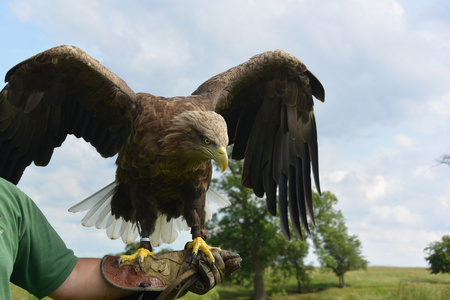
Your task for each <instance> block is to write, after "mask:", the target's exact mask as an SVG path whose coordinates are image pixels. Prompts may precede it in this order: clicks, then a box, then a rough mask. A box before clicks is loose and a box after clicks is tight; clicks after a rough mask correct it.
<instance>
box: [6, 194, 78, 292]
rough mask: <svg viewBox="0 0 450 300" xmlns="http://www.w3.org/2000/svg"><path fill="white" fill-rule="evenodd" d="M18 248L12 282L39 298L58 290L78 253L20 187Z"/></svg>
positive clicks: (70, 270) (68, 273) (72, 266)
mask: <svg viewBox="0 0 450 300" xmlns="http://www.w3.org/2000/svg"><path fill="white" fill-rule="evenodd" d="M17 196H18V197H20V201H18V210H19V211H18V212H17V224H18V239H19V240H18V243H19V246H18V250H17V256H16V259H15V262H14V269H13V273H12V275H11V279H10V280H11V282H12V283H14V284H16V285H18V286H20V287H22V288H24V289H26V290H27V291H29V292H30V293H32V294H34V295H35V296H37V297H38V298H43V297H45V296H47V295H49V294H50V293H52V292H53V291H55V290H56V289H57V288H58V287H59V286H60V285H61V284H62V283H63V282H64V281H65V280H66V279H67V277H68V276H69V275H70V273H71V272H72V270H73V268H74V267H75V264H76V262H77V257H76V256H75V255H74V253H73V251H72V250H69V249H68V248H67V247H66V245H65V243H64V242H63V240H62V239H61V238H60V236H59V235H58V234H57V233H56V231H55V230H54V229H53V227H52V226H51V225H50V224H49V222H48V221H47V219H46V218H45V216H44V215H43V214H42V212H41V211H40V210H39V208H38V207H37V206H36V205H35V203H34V202H33V201H32V200H31V199H30V198H29V197H28V196H26V195H25V194H24V193H22V192H20V191H19V190H17Z"/></svg>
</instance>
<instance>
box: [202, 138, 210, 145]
mask: <svg viewBox="0 0 450 300" xmlns="http://www.w3.org/2000/svg"><path fill="white" fill-rule="evenodd" d="M203 141H204V142H205V144H206V145H209V144H211V140H210V139H208V138H206V137H205V138H204V140H203Z"/></svg>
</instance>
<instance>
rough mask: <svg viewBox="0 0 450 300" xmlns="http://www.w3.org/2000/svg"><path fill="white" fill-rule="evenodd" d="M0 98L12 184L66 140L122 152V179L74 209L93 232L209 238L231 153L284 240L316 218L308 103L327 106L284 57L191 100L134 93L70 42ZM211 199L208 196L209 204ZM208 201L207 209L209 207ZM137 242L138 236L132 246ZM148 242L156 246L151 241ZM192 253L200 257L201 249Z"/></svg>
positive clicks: (21, 70)
mask: <svg viewBox="0 0 450 300" xmlns="http://www.w3.org/2000/svg"><path fill="white" fill-rule="evenodd" d="M5 81H6V82H8V83H7V85H6V86H5V87H4V89H3V90H2V92H1V93H0V153H2V155H1V156H0V175H1V177H4V178H5V179H7V180H9V181H11V182H13V183H17V182H18V181H19V180H20V177H21V176H22V173H23V171H24V170H25V168H26V167H27V166H28V165H30V164H31V163H32V162H34V163H35V164H36V165H38V166H45V165H47V164H48V162H49V161H50V158H51V156H52V153H53V149H54V148H55V147H59V146H60V145H61V144H62V143H63V141H64V139H65V138H66V136H67V135H68V134H73V135H75V136H77V137H82V138H83V139H84V140H86V141H87V142H90V143H91V144H92V145H93V146H94V147H95V148H96V149H97V151H98V152H99V153H100V154H101V155H102V156H104V157H111V156H114V155H116V154H118V156H117V160H116V164H117V171H116V180H115V182H114V183H112V184H111V185H109V186H107V187H105V188H104V189H102V190H101V191H99V192H98V193H96V194H94V195H93V196H91V197H89V198H87V199H86V200H84V201H83V202H81V203H80V204H78V205H76V206H74V207H73V208H72V210H73V211H80V210H87V209H88V210H89V211H88V213H87V215H86V217H85V218H84V219H83V224H84V225H86V226H93V225H96V226H97V227H98V228H107V233H108V235H109V236H110V237H112V238H117V237H120V236H121V237H122V238H123V239H124V241H126V242H132V241H134V239H135V238H136V237H137V233H139V234H140V235H141V236H142V237H144V238H145V237H149V236H150V238H151V240H152V244H153V245H158V244H159V243H162V242H172V241H173V239H174V237H176V235H177V231H178V230H179V229H187V228H188V227H190V228H191V233H192V236H193V238H194V239H199V238H200V239H206V237H207V236H206V233H205V232H204V230H203V228H204V222H205V219H208V218H209V217H210V210H209V207H208V205H207V204H208V202H207V201H206V200H205V199H206V198H208V199H215V200H214V201H213V203H215V204H216V205H217V206H219V207H221V206H225V205H228V204H229V203H228V202H227V200H224V199H223V198H221V197H220V196H217V195H215V194H214V193H211V192H209V193H210V194H208V195H207V193H208V188H209V183H210V180H211V174H212V168H211V160H215V161H216V162H217V163H218V164H219V166H220V167H221V168H222V170H224V169H226V167H227V163H228V157H227V153H226V148H225V147H226V146H227V145H228V144H234V147H233V152H232V158H233V159H238V160H241V159H244V169H243V174H242V183H243V185H244V186H246V187H248V188H251V189H253V191H254V193H255V194H256V195H257V196H259V197H262V196H263V195H264V194H265V195H266V199H267V208H268V211H269V212H270V213H271V214H273V215H275V214H276V213H277V190H278V195H279V198H278V212H279V215H280V219H281V223H282V229H283V232H284V234H285V235H286V237H287V238H289V230H288V228H289V225H288V211H289V214H290V219H291V223H292V227H293V229H294V231H295V232H296V234H297V235H298V236H300V237H301V230H300V223H302V225H303V226H304V228H305V229H306V230H307V231H308V223H307V214H309V217H310V219H311V220H312V221H313V222H314V216H313V210H312V209H313V208H312V197H311V176H310V174H311V169H312V171H313V174H314V180H315V185H316V188H317V190H318V191H319V192H320V186H319V172H318V150H317V131H316V124H315V119H314V113H313V96H314V97H316V98H317V99H319V100H321V101H324V89H323V87H322V85H321V84H320V82H319V81H318V79H317V78H316V77H315V76H314V75H313V74H312V73H311V72H310V71H309V70H308V69H307V68H306V66H305V65H304V64H303V63H302V62H301V61H300V60H298V59H296V58H295V57H293V56H292V55H290V54H288V53H286V52H284V51H280V50H277V51H270V52H265V53H262V54H259V55H256V56H254V57H253V58H251V59H250V60H249V61H247V62H245V63H243V64H241V65H238V66H236V67H233V68H231V69H229V70H228V71H225V72H223V73H221V74H219V75H217V76H214V77H212V78H211V79H209V80H207V81H206V82H205V83H203V84H202V85H201V86H200V87H199V88H198V89H197V90H196V91H195V92H194V93H193V94H192V95H190V96H187V97H173V98H164V97H158V96H154V95H151V94H148V93H137V94H136V93H134V92H133V91H132V90H131V89H130V88H129V87H128V86H127V85H126V83H125V82H124V81H123V80H121V79H120V78H119V77H117V76H116V75H115V74H113V73H111V72H110V71H109V70H107V69H106V68H105V67H103V66H102V65H101V64H100V63H99V62H98V61H97V60H95V59H93V58H91V57H90V56H88V55H87V54H86V53H85V52H83V51H82V50H80V49H78V48H76V47H73V46H59V47H55V48H52V49H49V50H47V51H45V52H42V53H40V54H37V55H36V56H33V57H31V58H30V59H27V60H25V61H23V62H21V63H19V64H18V65H16V66H15V67H13V68H12V69H11V70H10V71H9V72H8V73H7V74H6V80H5ZM210 196H211V197H210ZM205 202H206V207H205ZM133 238H134V239H133ZM148 246H149V245H148ZM193 247H194V251H195V250H196V248H195V247H196V246H193Z"/></svg>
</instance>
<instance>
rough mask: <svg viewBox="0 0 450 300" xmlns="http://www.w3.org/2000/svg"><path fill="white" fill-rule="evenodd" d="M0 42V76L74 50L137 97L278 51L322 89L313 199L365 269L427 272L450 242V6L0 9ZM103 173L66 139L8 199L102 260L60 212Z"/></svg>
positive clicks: (103, 247)
mask: <svg viewBox="0 0 450 300" xmlns="http://www.w3.org/2000/svg"><path fill="white" fill-rule="evenodd" d="M0 28H2V45H1V46H0V74H6V72H7V71H8V70H9V68H11V67H12V66H14V65H15V64H16V63H18V62H20V61H22V60H24V59H26V58H28V57H30V56H32V55H34V54H36V53H38V52H40V51H43V50H46V49H48V48H50V47H53V46H56V45H60V44H72V45H76V46H78V47H80V48H82V49H83V50H85V51H86V52H88V53H89V54H90V55H92V56H93V57H95V58H97V59H99V60H100V62H101V63H102V64H104V65H105V66H106V67H107V68H109V69H110V70H111V71H113V72H114V73H116V74H117V75H119V76H120V77H121V78H123V79H124V80H125V81H126V82H127V83H128V84H129V85H130V87H131V88H132V89H133V90H134V91H146V92H150V93H152V94H156V95H163V96H175V95H188V94H190V93H191V92H192V91H194V90H195V89H196V87H197V86H199V85H200V84H201V83H202V82H203V81H205V80H206V79H208V78H209V77H211V76H213V75H215V74H217V73H220V72H223V71H225V70H226V69H228V68H230V67H232V66H235V65H237V64H239V63H242V62H244V61H246V60H247V59H248V58H250V57H251V56H253V55H254V54H257V53H260V52H264V51H267V50H274V49H283V50H286V51H288V52H290V53H292V54H293V55H295V56H296V57H298V58H300V59H301V60H302V61H303V62H304V63H305V64H306V65H307V66H308V68H309V69H310V70H311V71H312V72H313V73H314V74H315V75H316V76H317V77H318V78H319V79H320V80H321V82H322V84H323V85H324V87H325V90H326V101H325V103H320V102H317V103H316V118H317V123H318V131H319V148H320V171H321V185H322V189H324V190H329V191H331V192H333V193H334V194H336V195H337V197H338V199H339V206H338V208H339V209H340V210H341V211H342V212H343V214H344V216H345V218H346V220H347V225H348V227H349V231H350V232H351V233H354V234H357V235H358V236H359V238H360V240H361V241H362V245H363V253H364V255H365V256H366V258H367V259H368V260H369V262H370V264H371V265H390V266H426V262H425V260H424V252H423V249H424V248H425V247H426V246H427V245H428V244H429V243H430V242H432V241H436V240H439V239H440V238H441V237H442V236H443V235H444V234H449V233H450V193H449V187H450V168H448V167H447V166H444V165H437V159H438V158H439V157H441V156H442V155H444V154H449V153H450V140H449V139H448V137H449V136H450V55H449V53H450V4H449V2H448V1H445V0H436V1H432V0H429V1H427V0H422V1H417V0H412V1H411V0H401V1H400V0H397V1H396V0H346V1H334V0H324V1H313V0H291V1H288V0H276V1H275V0H273V1H242V0H232V1H209V0H208V1H206V0H204V1H181V0H180V1H164V2H163V1H142V0H141V1H137V0H136V1H134V0H129V1H126V4H125V2H124V1H119V0H117V1H96V0H86V1H61V0H45V1H35V0H18V1H1V3H0ZM114 171H115V167H114V159H108V160H106V159H102V158H101V157H100V156H99V155H98V154H97V153H96V152H95V151H94V150H93V148H92V147H91V146H90V145H89V144H87V143H85V142H84V141H83V140H77V139H75V138H70V139H68V140H67V141H66V142H65V143H64V144H63V146H62V147H61V148H60V149H58V150H57V151H56V152H55V154H54V156H53V159H52V161H51V163H50V165H49V166H48V167H46V168H36V167H34V166H33V167H29V168H28V169H27V170H26V172H25V175H24V176H23V178H22V180H21V182H20V183H19V187H20V188H21V189H23V190H24V191H25V192H26V193H28V194H29V195H30V196H31V197H32V198H33V199H34V200H35V201H36V202H37V203H38V205H39V207H41V209H42V210H43V211H44V213H45V215H46V216H47V217H48V219H49V220H50V222H51V223H52V224H53V226H54V227H55V228H56V229H57V231H58V232H59V233H60V234H61V236H62V237H63V239H64V240H65V241H66V243H67V244H68V246H69V247H71V248H73V249H74V251H75V253H76V254H77V255H79V256H97V257H100V256H102V255H103V254H104V253H108V252H119V251H121V250H122V249H123V248H124V245H123V244H122V242H121V241H120V240H118V241H111V240H109V239H108V238H107V236H106V234H105V232H104V231H101V230H96V229H91V228H89V229H88V228H84V227H82V226H81V225H80V223H79V221H80V219H81V217H82V215H80V214H71V213H69V212H67V208H68V207H70V206H72V205H73V204H75V203H77V202H78V201H80V200H82V199H83V198H84V197H87V196H89V195H90V194H92V193H93V192H95V191H97V190H98V189H100V188H102V187H103V186H105V185H106V184H108V183H110V182H111V181H112V180H113V179H114ZM188 239H189V235H188V234H186V235H183V236H182V237H181V238H180V240H179V241H178V242H176V243H175V244H173V245H172V247H174V248H176V249H179V248H181V247H182V246H183V245H184V243H185V242H186V241H187V240H188ZM311 259H312V260H313V259H314V258H313V257H311Z"/></svg>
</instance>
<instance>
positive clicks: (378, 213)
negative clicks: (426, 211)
mask: <svg viewBox="0 0 450 300" xmlns="http://www.w3.org/2000/svg"><path fill="white" fill-rule="evenodd" d="M370 212H371V214H373V217H374V218H375V219H376V220H379V221H382V222H389V223H391V222H394V223H398V224H406V225H413V224H419V223H421V222H422V216H420V215H418V214H415V213H413V212H411V210H410V209H409V208H408V207H406V206H404V205H374V206H371V207H370Z"/></svg>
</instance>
